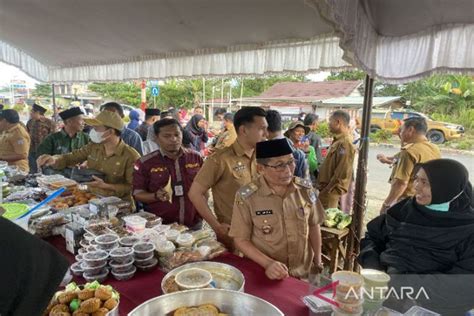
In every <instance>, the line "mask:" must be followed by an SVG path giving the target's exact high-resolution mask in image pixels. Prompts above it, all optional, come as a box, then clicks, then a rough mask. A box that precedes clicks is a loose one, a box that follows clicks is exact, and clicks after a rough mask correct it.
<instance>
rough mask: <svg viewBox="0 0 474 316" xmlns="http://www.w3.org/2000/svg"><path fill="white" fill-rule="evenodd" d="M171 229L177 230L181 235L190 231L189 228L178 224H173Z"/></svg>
mask: <svg viewBox="0 0 474 316" xmlns="http://www.w3.org/2000/svg"><path fill="white" fill-rule="evenodd" d="M170 227H171V229H174V230H177V231H178V232H180V233H184V232H185V231H187V230H188V227H187V226H184V225H180V224H178V223H173V224H171V225H170Z"/></svg>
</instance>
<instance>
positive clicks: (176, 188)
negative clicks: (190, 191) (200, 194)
mask: <svg viewBox="0 0 474 316" xmlns="http://www.w3.org/2000/svg"><path fill="white" fill-rule="evenodd" d="M174 195H175V196H183V195H184V189H183V185H182V184H177V185H175V186H174Z"/></svg>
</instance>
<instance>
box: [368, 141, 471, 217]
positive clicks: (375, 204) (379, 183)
mask: <svg viewBox="0 0 474 316" xmlns="http://www.w3.org/2000/svg"><path fill="white" fill-rule="evenodd" d="M396 152H397V148H388V147H382V146H379V147H370V149H369V163H368V164H369V172H368V176H367V198H368V203H369V204H368V211H367V214H366V220H370V219H371V218H373V217H374V216H375V215H377V213H378V210H379V209H380V206H381V205H382V203H383V200H384V199H385V197H386V196H387V194H388V192H389V190H390V184H389V183H388V178H389V177H390V173H391V171H392V169H390V167H389V166H388V165H384V164H381V163H380V162H379V161H378V160H377V158H376V156H377V154H379V153H382V154H385V155H386V156H391V155H393V154H395V153H396ZM442 157H443V158H450V159H455V160H458V161H459V162H461V163H463V164H464V165H465V166H466V167H467V169H468V170H469V178H470V180H471V183H474V156H472V155H466V154H455V153H446V152H442Z"/></svg>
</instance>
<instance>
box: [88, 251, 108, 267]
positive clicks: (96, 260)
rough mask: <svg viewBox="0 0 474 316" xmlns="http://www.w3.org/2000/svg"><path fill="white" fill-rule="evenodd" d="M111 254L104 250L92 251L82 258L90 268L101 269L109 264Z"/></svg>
mask: <svg viewBox="0 0 474 316" xmlns="http://www.w3.org/2000/svg"><path fill="white" fill-rule="evenodd" d="M108 257H109V254H108V253H107V252H106V251H103V250H97V251H91V252H88V253H86V254H84V255H83V256H82V259H83V260H84V262H85V263H87V265H88V266H89V267H101V266H104V265H105V264H106V263H107V258H108Z"/></svg>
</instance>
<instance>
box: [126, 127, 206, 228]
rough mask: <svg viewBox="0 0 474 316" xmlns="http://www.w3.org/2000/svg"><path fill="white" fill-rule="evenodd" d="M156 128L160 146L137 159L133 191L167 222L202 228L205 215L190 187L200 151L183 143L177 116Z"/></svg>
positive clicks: (196, 168)
mask: <svg viewBox="0 0 474 316" xmlns="http://www.w3.org/2000/svg"><path fill="white" fill-rule="evenodd" d="M153 128H154V130H155V134H156V141H157V143H158V145H159V147H160V149H159V150H156V151H154V152H152V153H150V154H148V155H146V156H144V157H142V158H141V159H139V160H138V161H137V162H136V163H135V167H134V168H135V170H134V174H133V195H134V196H135V199H136V200H137V201H140V202H142V203H143V204H144V205H145V210H146V211H148V212H151V213H154V214H156V215H158V216H160V217H161V218H162V219H163V222H164V223H165V224H169V223H173V222H178V223H180V224H184V225H186V226H188V227H190V228H192V229H199V228H201V226H202V219H201V216H199V214H198V213H197V211H196V208H195V207H194V205H193V204H192V203H191V201H190V200H189V198H188V191H189V188H190V187H191V184H192V182H193V180H194V177H195V176H196V174H197V173H198V171H199V169H201V166H202V163H203V160H202V158H201V156H200V155H199V153H197V152H195V151H193V150H190V149H186V148H184V147H183V146H182V139H183V133H182V128H181V126H180V125H179V122H178V121H177V120H175V119H170V118H166V119H162V120H160V121H158V122H156V123H155V124H154V125H153Z"/></svg>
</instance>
